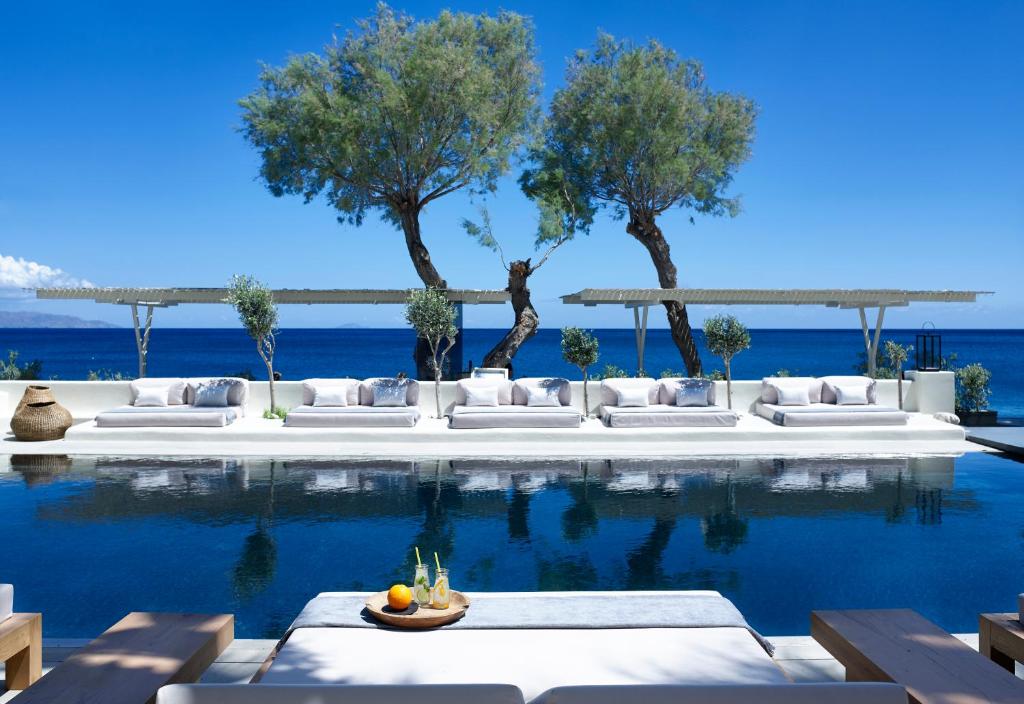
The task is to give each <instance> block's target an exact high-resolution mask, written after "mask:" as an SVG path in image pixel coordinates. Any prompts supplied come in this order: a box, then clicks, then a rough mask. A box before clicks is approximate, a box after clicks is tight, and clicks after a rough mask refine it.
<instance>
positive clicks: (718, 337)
mask: <svg viewBox="0 0 1024 704" xmlns="http://www.w3.org/2000/svg"><path fill="white" fill-rule="evenodd" d="M704 344H705V345H707V348H708V350H709V351H710V352H711V354H713V355H716V356H718V357H721V358H722V361H723V362H725V395H726V398H727V399H728V403H729V408H732V358H733V357H734V356H736V355H737V354H739V353H740V352H742V351H743V350H745V349H747V348H749V347H750V332H749V331H748V330H747V328H746V326H744V325H743V323H741V322H740V321H739V320H737V319H736V318H735V317H733V316H731V315H716V316H715V317H714V318H708V319H707V320H705V321H704Z"/></svg>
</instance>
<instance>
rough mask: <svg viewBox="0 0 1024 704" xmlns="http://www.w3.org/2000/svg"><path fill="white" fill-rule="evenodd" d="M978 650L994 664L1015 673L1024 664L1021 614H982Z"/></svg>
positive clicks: (1023, 634)
mask: <svg viewBox="0 0 1024 704" xmlns="http://www.w3.org/2000/svg"><path fill="white" fill-rule="evenodd" d="M978 650H980V651H981V654H982V655H984V656H985V657H987V658H988V659H989V660H991V661H992V662H994V663H996V664H997V665H1000V666H1002V667H1003V668H1005V669H1007V670H1009V671H1010V672H1014V671H1015V670H1016V663H1018V662H1022V663H1024V624H1022V623H1021V622H1020V614H1018V613H1012V614H981V616H979V617H978Z"/></svg>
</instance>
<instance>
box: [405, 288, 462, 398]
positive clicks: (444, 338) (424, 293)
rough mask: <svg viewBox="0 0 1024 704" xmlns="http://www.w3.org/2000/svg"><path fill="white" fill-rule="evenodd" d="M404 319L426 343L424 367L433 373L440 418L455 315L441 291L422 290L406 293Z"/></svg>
mask: <svg viewBox="0 0 1024 704" xmlns="http://www.w3.org/2000/svg"><path fill="white" fill-rule="evenodd" d="M405 319H406V321H407V322H408V323H409V325H412V326H413V328H415V330H416V336H417V337H419V338H420V339H421V340H423V341H424V342H426V343H427V346H428V347H429V348H430V357H429V358H428V359H427V366H428V367H430V369H431V371H432V372H433V373H434V398H435V401H436V402H437V417H438V418H440V417H441V375H442V374H444V368H445V366H446V364H447V361H448V353H449V352H451V351H452V347H454V346H455V338H456V336H457V335H458V332H459V331H458V328H457V327H456V326H455V321H456V320H457V319H458V312H457V311H456V310H455V306H454V305H452V304H451V303H450V302H449V301H448V296H446V295H445V294H444V291H441V290H440V289H436V288H425V289H423V290H420V291H413V292H412V293H411V294H409V300H408V301H406V303H405Z"/></svg>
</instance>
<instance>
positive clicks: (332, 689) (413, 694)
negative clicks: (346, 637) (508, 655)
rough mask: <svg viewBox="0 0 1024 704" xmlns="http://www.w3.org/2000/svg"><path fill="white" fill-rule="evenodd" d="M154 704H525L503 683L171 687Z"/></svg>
mask: <svg viewBox="0 0 1024 704" xmlns="http://www.w3.org/2000/svg"><path fill="white" fill-rule="evenodd" d="M156 704H523V693H522V692H520V691H519V690H518V689H517V688H516V687H513V686H511V685H507V684H477V685H432V686H429V687H425V686H422V685H362V686H361V685H272V684H262V683H261V684H171V685H167V686H166V687H161V688H160V691H158V692H157V695H156Z"/></svg>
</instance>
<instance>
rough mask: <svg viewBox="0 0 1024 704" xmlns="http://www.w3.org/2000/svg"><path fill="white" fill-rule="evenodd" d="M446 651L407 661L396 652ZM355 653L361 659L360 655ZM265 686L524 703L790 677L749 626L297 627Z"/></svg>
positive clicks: (768, 682)
mask: <svg viewBox="0 0 1024 704" xmlns="http://www.w3.org/2000/svg"><path fill="white" fill-rule="evenodd" d="M396 649H399V650H401V651H403V652H406V653H441V654H443V656H441V657H436V658H434V657H407V658H404V659H403V661H402V666H401V667H397V668H396V667H394V666H393V662H394V659H393V657H394V653H395V651H396ZM353 653H358V654H359V657H353V656H352V654H353ZM262 681H263V682H265V683H267V684H330V683H344V684H390V683H402V684H469V683H484V682H506V683H508V684H513V685H516V686H517V687H519V688H520V689H521V690H522V691H523V694H524V695H525V696H526V699H527V700H530V699H532V698H533V697H536V696H537V695H538V694H540V693H541V692H543V691H545V690H548V689H551V688H552V687H560V686H567V685H583V684H590V685H594V684H600V685H611V684H776V683H779V684H781V683H785V682H787V681H788V680H787V679H786V676H785V675H784V674H783V672H782V670H781V669H779V667H778V666H777V665H776V664H775V662H774V661H773V660H772V659H771V657H770V656H769V655H768V653H766V652H765V651H764V648H762V647H761V645H760V644H758V642H757V641H756V640H754V637H753V636H752V635H751V634H750V633H749V632H748V631H747V630H746V629H744V628H627V629H585V630H581V629H544V630H542V631H540V630H530V629H501V630H490V629H481V630H473V629H463V630H444V629H439V630H434V631H402V632H396V631H390V630H383V629H374V628H300V629H298V630H296V631H295V632H294V633H292V635H291V637H290V638H289V639H288V640H287V641H286V642H285V643H284V645H283V646H282V647H281V649H280V652H279V653H278V655H277V658H276V659H275V660H274V662H273V664H272V665H271V666H270V669H269V670H268V671H267V673H266V675H265V676H264V677H263V680H262Z"/></svg>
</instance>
